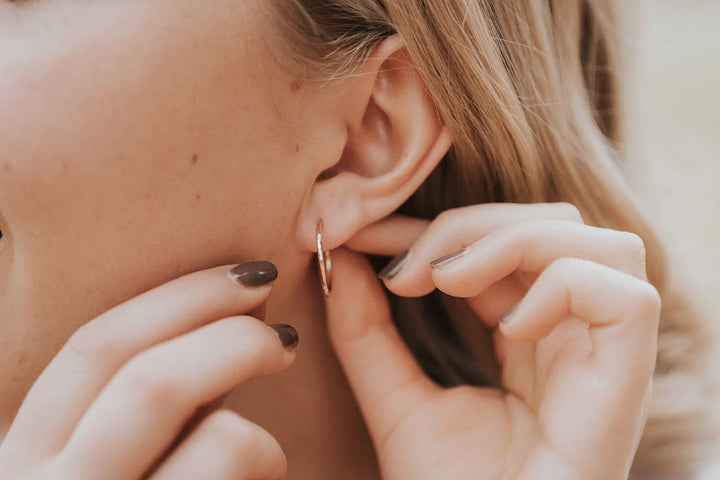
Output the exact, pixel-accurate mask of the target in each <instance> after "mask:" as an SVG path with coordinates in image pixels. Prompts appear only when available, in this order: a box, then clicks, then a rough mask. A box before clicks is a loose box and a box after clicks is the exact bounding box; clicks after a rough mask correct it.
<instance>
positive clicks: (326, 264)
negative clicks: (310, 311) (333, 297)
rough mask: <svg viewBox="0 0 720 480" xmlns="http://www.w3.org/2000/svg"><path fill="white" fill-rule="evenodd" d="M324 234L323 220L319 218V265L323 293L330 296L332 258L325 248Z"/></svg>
mask: <svg viewBox="0 0 720 480" xmlns="http://www.w3.org/2000/svg"><path fill="white" fill-rule="evenodd" d="M322 234H323V222H322V219H321V220H318V224H317V228H316V230H315V239H316V241H317V248H318V267H319V268H320V285H321V286H322V289H323V294H324V295H325V296H326V297H329V296H330V289H331V288H332V259H331V258H330V252H329V251H327V250H325V249H324V248H323V245H322Z"/></svg>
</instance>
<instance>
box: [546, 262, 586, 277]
mask: <svg viewBox="0 0 720 480" xmlns="http://www.w3.org/2000/svg"><path fill="white" fill-rule="evenodd" d="M585 263H586V262H585V261H584V260H580V259H579V258H573V257H561V258H558V259H555V260H553V261H552V263H550V265H548V266H547V268H546V269H545V271H544V272H543V275H544V276H545V277H548V276H549V277H552V278H553V279H557V280H559V281H561V282H564V281H568V280H570V279H571V278H573V277H574V274H575V272H577V270H578V269H580V268H582V267H583V266H584V265H585Z"/></svg>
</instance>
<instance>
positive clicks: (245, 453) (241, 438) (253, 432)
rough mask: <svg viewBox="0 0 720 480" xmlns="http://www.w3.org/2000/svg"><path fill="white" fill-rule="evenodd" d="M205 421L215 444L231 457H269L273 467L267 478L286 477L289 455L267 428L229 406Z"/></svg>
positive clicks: (236, 459) (238, 458)
mask: <svg viewBox="0 0 720 480" xmlns="http://www.w3.org/2000/svg"><path fill="white" fill-rule="evenodd" d="M203 424H204V429H206V431H207V432H208V433H209V435H210V437H211V438H212V441H213V443H214V444H215V447H216V448H219V449H221V451H222V452H223V453H224V455H225V456H226V457H227V458H228V461H235V462H243V461H247V460H248V459H258V458H261V457H262V458H264V459H267V460H268V465H272V470H273V471H272V472H266V474H265V476H264V477H263V478H273V479H274V478H278V479H280V478H285V475H286V473H287V459H286V457H285V454H284V453H283V451H282V449H281V448H280V445H279V444H278V442H277V440H275V438H274V437H273V436H272V435H270V434H269V433H268V432H267V431H265V430H263V429H262V428H260V427H259V426H257V425H255V424H254V423H252V422H250V421H248V420H245V419H244V418H242V417H241V416H240V415H238V414H237V413H235V412H234V411H232V410H228V409H219V410H216V411H214V412H213V413H211V414H210V415H208V417H207V418H206V419H205V420H204V421H203ZM240 466H241V465H238V467H240Z"/></svg>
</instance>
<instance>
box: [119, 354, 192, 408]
mask: <svg viewBox="0 0 720 480" xmlns="http://www.w3.org/2000/svg"><path fill="white" fill-rule="evenodd" d="M168 363H169V362H167V361H165V360H163V359H162V358H161V357H160V356H159V355H153V354H150V353H142V354H139V355H137V356H136V357H135V358H133V359H132V360H130V361H129V362H128V363H127V364H126V365H125V366H124V367H123V368H122V369H121V370H120V372H119V373H118V379H119V380H118V382H119V383H120V384H121V388H123V389H125V390H126V391H127V395H129V396H130V397H129V398H134V399H135V400H136V401H137V402H138V403H140V404H141V405H142V406H143V407H146V408H149V409H168V408H172V407H173V406H176V405H178V404H179V403H180V400H181V399H182V398H183V392H182V388H181V385H180V384H179V382H178V381H177V380H176V379H174V378H173V376H172V375H171V373H170V372H172V365H169V364H168Z"/></svg>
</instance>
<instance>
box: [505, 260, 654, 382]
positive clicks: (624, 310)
mask: <svg viewBox="0 0 720 480" xmlns="http://www.w3.org/2000/svg"><path fill="white" fill-rule="evenodd" d="M568 316H572V317H574V318H577V319H579V320H581V321H583V322H586V323H587V324H588V325H589V333H590V339H591V341H592V347H593V348H592V352H591V358H592V359H593V364H594V366H595V367H596V369H597V370H598V371H599V372H602V373H603V374H604V375H603V376H604V377H605V378H607V379H612V381H613V382H617V380H618V379H625V382H623V383H624V384H635V385H642V386H643V389H642V391H643V392H644V391H645V386H646V385H647V383H648V381H649V379H650V377H651V376H652V372H653V369H654V365H655V357H656V350H657V342H656V339H657V328H658V322H659V317H660V297H659V295H658V293H657V290H655V288H653V286H652V285H650V284H649V283H647V282H645V281H642V280H639V279H637V278H635V277H633V276H631V275H628V274H626V273H622V272H619V271H617V270H614V269H612V268H609V267H606V266H604V265H599V264H596V263H593V262H589V261H586V260H580V259H576V258H561V259H559V260H556V261H555V262H553V263H552V265H550V266H549V267H548V268H547V269H545V271H544V272H543V273H542V274H541V275H540V277H538V279H537V280H536V282H535V284H534V285H533V286H532V287H531V288H530V290H529V291H528V293H527V295H526V296H525V298H524V299H523V300H522V302H520V304H518V306H517V307H516V309H515V310H513V311H512V312H510V313H509V314H508V315H507V316H506V317H504V318H503V319H502V320H503V321H501V322H500V331H501V332H502V334H503V335H504V336H505V337H507V338H509V339H510V340H513V341H518V342H528V341H538V340H540V339H542V338H544V337H546V336H547V335H548V334H549V333H550V332H551V331H552V330H553V329H554V328H555V327H556V326H557V325H558V324H560V323H561V322H563V321H564V320H565V319H566V318H567V317H568Z"/></svg>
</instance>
